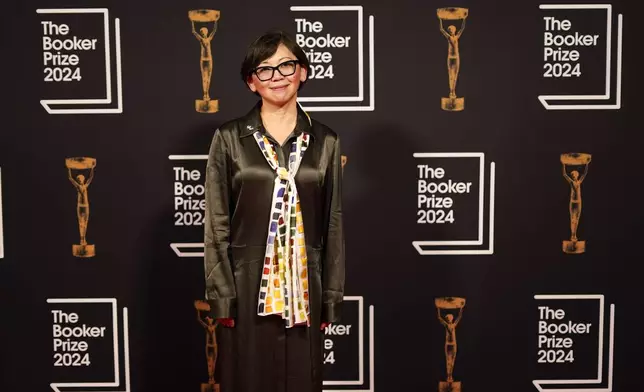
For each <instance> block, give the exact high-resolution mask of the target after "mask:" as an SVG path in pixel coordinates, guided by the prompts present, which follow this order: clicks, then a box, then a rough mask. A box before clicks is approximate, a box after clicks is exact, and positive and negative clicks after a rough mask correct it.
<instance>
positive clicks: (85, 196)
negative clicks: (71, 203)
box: [65, 157, 96, 257]
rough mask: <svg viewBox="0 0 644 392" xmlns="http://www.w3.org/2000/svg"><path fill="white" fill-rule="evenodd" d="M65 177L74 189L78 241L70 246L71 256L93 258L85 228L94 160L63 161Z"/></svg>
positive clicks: (79, 158) (94, 250) (92, 248)
mask: <svg viewBox="0 0 644 392" xmlns="http://www.w3.org/2000/svg"><path fill="white" fill-rule="evenodd" d="M65 166H66V168H67V177H68V178H69V181H70V182H71V183H72V185H73V186H74V189H76V218H77V219H78V231H79V235H80V241H79V243H78V244H74V245H72V254H73V255H74V256H76V257H93V256H95V255H96V249H95V246H94V245H91V244H88V243H87V227H88V224H89V211H90V210H89V192H88V191H89V186H90V184H91V183H92V180H93V179H94V168H95V167H96V159H94V158H89V157H75V158H67V159H65Z"/></svg>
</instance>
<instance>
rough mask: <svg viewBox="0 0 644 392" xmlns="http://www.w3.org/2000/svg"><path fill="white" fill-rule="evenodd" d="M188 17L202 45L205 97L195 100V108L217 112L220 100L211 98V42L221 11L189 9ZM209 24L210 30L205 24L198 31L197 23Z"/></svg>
mask: <svg viewBox="0 0 644 392" xmlns="http://www.w3.org/2000/svg"><path fill="white" fill-rule="evenodd" d="M188 18H189V19H190V21H191V23H192V34H193V35H194V36H195V37H196V38H197V41H199V46H200V47H201V59H200V65H201V84H202V87H203V99H197V100H195V110H197V112H199V113H215V112H217V111H218V110H219V101H218V100H216V99H210V94H209V93H208V91H210V80H211V79H212V50H211V47H210V42H211V41H212V37H213V36H214V35H215V32H216V31H217V22H218V21H219V11H216V10H191V11H188ZM197 23H199V24H205V25H207V24H209V23H212V27H211V28H210V30H208V27H206V26H205V25H204V26H203V27H201V28H200V29H199V32H197V27H196V24H197Z"/></svg>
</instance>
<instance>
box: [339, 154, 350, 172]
mask: <svg viewBox="0 0 644 392" xmlns="http://www.w3.org/2000/svg"><path fill="white" fill-rule="evenodd" d="M340 159H341V162H342V170H343V171H344V165H346V164H347V160H348V159H349V158H348V157H347V156H346V155H342V156H341V157H340Z"/></svg>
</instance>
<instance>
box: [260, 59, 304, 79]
mask: <svg viewBox="0 0 644 392" xmlns="http://www.w3.org/2000/svg"><path fill="white" fill-rule="evenodd" d="M297 64H299V61H298V60H288V61H284V62H283V63H280V64H277V65H276V66H275V67H272V66H270V65H262V66H261V67H257V68H255V69H254V70H253V73H255V75H256V76H257V79H259V80H261V81H262V82H265V81H267V80H270V79H272V78H273V75H275V70H277V71H278V72H279V73H280V74H282V76H291V75H293V74H294V73H295V69H296V68H297Z"/></svg>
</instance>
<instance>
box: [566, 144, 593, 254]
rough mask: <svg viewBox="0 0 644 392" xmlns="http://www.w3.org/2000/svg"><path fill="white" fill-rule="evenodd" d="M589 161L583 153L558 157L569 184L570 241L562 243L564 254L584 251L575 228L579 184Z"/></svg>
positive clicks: (578, 216) (582, 242)
mask: <svg viewBox="0 0 644 392" xmlns="http://www.w3.org/2000/svg"><path fill="white" fill-rule="evenodd" d="M590 159H591V155H590V154H584V153H567V154H561V157H560V160H561V163H562V165H563V176H564V178H565V179H566V181H568V184H570V204H569V212H570V240H565V241H563V243H562V248H563V251H564V253H568V254H579V253H584V252H585V251H586V241H579V240H578V239H577V228H578V227H579V218H580V217H581V183H582V182H583V181H584V179H585V178H586V174H588V164H590ZM580 170H581V171H582V172H581V173H580V172H579V171H580Z"/></svg>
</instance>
